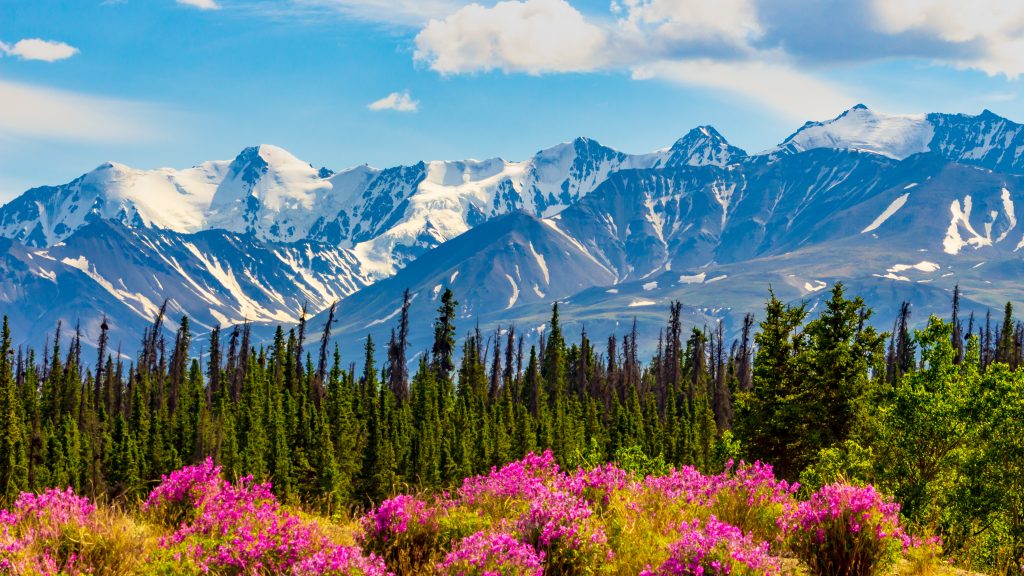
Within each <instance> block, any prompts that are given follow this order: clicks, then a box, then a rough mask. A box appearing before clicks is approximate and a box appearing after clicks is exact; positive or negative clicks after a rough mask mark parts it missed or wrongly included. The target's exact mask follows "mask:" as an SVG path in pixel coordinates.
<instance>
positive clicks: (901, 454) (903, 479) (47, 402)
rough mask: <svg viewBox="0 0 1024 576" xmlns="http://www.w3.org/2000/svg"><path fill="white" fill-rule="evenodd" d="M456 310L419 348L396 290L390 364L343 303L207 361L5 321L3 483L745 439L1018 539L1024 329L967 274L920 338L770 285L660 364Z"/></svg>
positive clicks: (412, 479) (389, 485) (791, 469)
mask: <svg viewBox="0 0 1024 576" xmlns="http://www.w3.org/2000/svg"><path fill="white" fill-rule="evenodd" d="M457 306H458V303H457V302H456V300H455V297H454V295H453V294H452V292H451V291H450V290H445V291H444V293H443V295H442V296H441V298H440V306H439V308H438V311H437V317H436V320H435V322H434V325H433V332H434V339H433V345H432V346H431V348H430V349H429V350H425V351H422V352H420V353H418V354H416V355H415V356H410V353H411V351H410V350H409V346H408V335H409V330H410V326H409V316H408V310H409V295H408V293H406V295H405V300H404V304H403V306H402V309H401V313H400V315H399V317H398V322H397V325H396V326H395V328H394V330H393V331H392V335H391V338H390V339H389V341H388V342H386V343H385V345H384V352H385V354H384V357H385V358H386V359H385V361H384V362H383V363H382V365H380V366H378V364H377V362H376V350H377V349H376V345H375V343H374V342H373V341H372V339H370V338H367V340H366V346H365V354H364V357H363V358H362V359H360V360H359V361H357V362H349V363H347V364H346V363H345V362H343V359H342V358H341V357H340V354H339V352H338V347H337V345H335V346H333V347H332V346H331V345H330V343H331V342H332V334H331V324H332V323H333V316H334V310H333V308H332V309H331V310H330V311H329V313H328V316H329V318H328V321H327V323H326V325H325V326H324V327H323V329H322V332H321V335H320V344H319V346H316V347H312V349H307V348H306V347H304V346H303V342H305V341H307V334H306V332H307V328H308V327H307V325H306V322H305V321H303V322H301V323H300V324H299V325H298V326H297V327H296V328H294V329H291V330H288V331H287V332H286V331H284V330H283V329H282V328H280V327H279V328H278V329H277V332H276V335H275V337H274V341H273V343H272V344H271V345H269V346H265V347H262V346H261V347H256V346H254V345H253V343H252V342H251V339H250V331H249V327H248V326H240V327H236V328H233V329H231V331H230V332H229V333H226V332H222V331H221V330H220V329H215V330H214V331H213V332H212V334H210V338H209V343H208V346H209V348H208V350H206V351H205V353H204V354H203V357H202V358H201V359H200V358H193V357H190V355H189V350H190V347H191V345H192V332H191V329H190V325H189V321H188V318H182V319H181V322H180V325H179V326H178V329H177V333H176V336H175V338H174V340H173V342H170V341H167V339H166V338H165V333H166V332H165V329H164V327H163V323H164V322H165V314H164V310H161V312H160V314H159V315H158V316H157V318H156V320H155V322H154V324H153V325H152V326H151V327H150V328H149V329H148V330H147V331H146V332H145V334H144V335H143V338H142V343H141V347H140V350H141V351H140V353H139V355H138V357H137V359H136V360H135V361H134V362H130V363H126V362H124V361H122V360H121V356H120V355H119V354H114V353H113V351H111V350H110V349H109V347H108V342H107V325H106V323H105V322H104V324H103V325H102V326H101V334H100V337H99V340H98V355H97V356H96V357H95V358H92V359H87V358H84V357H83V351H82V346H81V334H79V333H78V332H77V331H76V332H75V333H74V334H72V335H71V336H70V338H68V337H67V336H66V335H64V334H62V333H61V331H60V328H59V327H58V330H57V334H56V335H55V337H54V338H53V341H52V344H49V345H47V346H46V347H45V348H44V350H43V352H42V356H41V357H40V356H39V355H38V354H37V353H36V352H34V351H33V350H22V349H18V350H12V349H11V335H10V333H9V331H8V329H7V324H6V320H5V322H4V328H3V334H2V341H0V352H2V354H0V498H2V499H7V500H9V499H11V498H13V497H15V496H16V495H17V494H18V493H19V492H20V491H26V490H40V489H42V488H44V487H48V486H71V487H73V488H75V490H76V491H78V492H79V493H81V494H85V495H88V496H90V497H93V498H99V499H104V498H109V499H122V500H128V501H132V500H133V499H137V498H138V497H139V496H141V495H143V494H145V493H146V492H147V490H148V489H150V488H151V487H152V486H153V485H154V483H155V482H156V481H158V480H159V478H160V475H161V474H165V473H168V472H170V471H172V470H174V469H177V468H179V467H181V466H183V465H186V464H189V463H194V462H197V461H199V460H201V459H203V458H205V457H206V456H212V457H213V458H214V459H215V460H216V461H217V462H218V463H220V464H221V465H223V466H224V469H225V471H226V472H227V473H228V474H229V475H233V476H242V475H247V474H251V475H253V476H254V477H255V478H257V479H258V480H267V481H271V482H272V483H273V489H274V492H275V493H276V494H277V496H278V497H280V498H281V499H282V500H284V501H286V502H292V503H302V504H303V505H306V506H312V507H320V508H323V509H332V508H337V507H339V506H357V507H364V506H366V505H368V504H370V503H372V502H375V501H379V500H380V499H382V498H384V497H387V496H390V495H392V494H394V493H396V492H398V491H407V490H416V489H443V488H447V487H450V486H452V485H454V484H457V483H458V482H460V481H461V479H462V478H464V477H466V476H469V475H473V474H479V473H482V472H484V471H486V470H488V469H489V468H490V467H491V466H495V465H500V464H502V463H505V462H508V461H511V460H515V459H517V458H520V457H521V456H523V455H524V454H526V453H528V452H530V451H538V450H542V449H545V448H551V449H553V451H554V453H555V455H556V457H557V458H558V459H559V461H560V463H561V464H563V465H567V466H575V465H580V464H595V463H599V462H603V461H608V460H612V459H618V460H620V461H621V460H623V459H627V458H632V459H636V458H642V459H644V460H645V462H646V464H645V465H646V466H649V467H650V466H653V467H654V468H658V467H666V466H670V465H674V466H680V465H693V466H696V467H697V468H699V469H702V470H706V471H718V470H719V469H720V468H721V466H722V465H723V464H724V462H725V461H726V460H727V459H729V458H734V457H735V458H738V457H745V458H747V459H751V460H752V459H761V460H765V461H769V462H772V463H774V464H775V465H776V470H777V472H778V473H779V474H780V475H781V476H783V477H786V478H789V479H793V480H796V479H802V480H803V481H805V482H807V483H810V484H814V483H819V484H820V483H824V482H827V481H831V480H834V479H836V478H839V477H842V478H844V479H847V480H851V481H863V482H873V483H876V484H878V485H879V486H881V487H882V488H883V489H885V490H887V491H888V492H890V493H892V494H894V495H895V496H897V497H898V498H900V500H901V501H903V502H904V504H905V509H904V510H905V512H906V513H907V515H908V517H909V518H910V520H911V521H914V522H918V523H920V524H923V525H928V526H929V527H931V528H933V529H935V530H938V531H940V532H942V533H944V534H947V535H950V536H951V537H952V538H953V542H954V543H957V545H959V546H961V547H962V548H963V549H965V550H966V549H967V548H966V547H968V544H970V545H972V546H973V545H974V544H971V543H976V542H978V541H980V540H979V539H980V538H982V537H985V538H987V537H988V536H991V537H992V538H991V541H989V540H986V542H987V543H986V544H985V546H984V547H983V549H984V552H983V553H982V552H977V554H987V555H989V556H991V557H992V558H994V556H993V555H995V554H1004V552H1005V550H1004V549H1003V548H1000V547H1001V546H1002V547H1004V548H1005V546H1010V547H1011V548H1012V547H1014V546H1017V547H1024V491H1022V490H1021V489H1020V488H1021V487H1020V486H1019V484H1020V483H1021V482H1024V480H1022V478H1024V448H1022V444H1024V440H1022V438H1024V429H1022V428H1024V424H1022V422H1024V417H1022V416H1024V414H1022V412H1024V408H1022V406H1024V402H1022V401H1021V388H1022V386H1021V384H1020V383H1021V381H1022V379H1021V373H1022V372H1020V371H1018V370H1017V368H1018V366H1020V365H1021V362H1022V340H1024V327H1022V325H1021V324H1020V323H1017V322H1015V321H1014V319H1013V315H1012V308H1011V306H1010V305H1009V304H1007V307H1006V310H1005V314H1004V317H1003V319H1002V321H1001V322H996V323H993V321H992V319H991V318H989V317H986V319H985V320H984V321H983V322H981V321H975V319H974V317H973V316H971V317H970V318H968V319H966V321H965V320H964V319H963V318H961V317H960V313H959V290H957V291H956V293H955V295H954V299H953V309H952V317H951V319H950V321H949V322H943V321H941V320H937V319H932V321H931V323H930V324H929V326H928V328H926V329H925V330H922V331H919V332H917V333H916V334H915V333H912V331H911V330H910V328H909V326H910V310H911V309H910V306H909V304H906V305H904V307H903V310H902V313H901V315H900V317H899V318H897V319H896V320H895V323H894V328H893V331H892V332H891V333H879V332H877V331H876V330H875V329H874V328H872V327H871V324H872V323H871V311H870V310H869V309H868V308H867V307H866V306H865V305H864V302H863V301H862V300H861V299H860V298H852V299H851V298H847V297H846V295H845V294H844V292H843V287H842V286H841V285H838V284H837V285H836V286H835V288H834V289H833V290H832V293H831V296H830V297H829V298H828V300H827V301H826V302H824V303H823V310H822V311H821V313H820V314H818V315H817V317H815V318H813V319H810V320H808V315H809V314H808V310H807V308H806V306H791V305H787V304H785V303H783V302H781V301H780V300H779V299H777V298H776V297H775V296H774V294H771V295H770V296H769V299H768V302H767V304H766V308H765V311H764V318H763V320H761V321H760V323H758V324H757V325H755V320H754V317H753V316H751V315H748V316H747V317H746V318H745V319H744V322H743V325H742V328H741V330H740V331H739V333H740V335H739V337H738V338H736V339H735V340H732V341H729V340H727V339H726V337H725V329H724V326H723V325H722V324H718V325H716V326H712V327H704V328H703V329H696V328H695V329H693V330H691V331H689V332H686V331H684V330H683V327H682V322H681V319H680V314H681V305H680V304H679V303H673V304H672V305H671V306H670V309H669V316H668V319H667V322H666V325H665V328H664V329H663V330H662V331H661V333H660V335H659V338H658V346H657V352H656V354H655V355H654V357H653V359H652V360H650V361H649V362H642V361H641V359H640V358H639V357H638V352H637V348H638V339H639V336H638V334H637V333H636V328H635V323H634V327H633V329H632V330H631V331H630V332H629V333H628V334H625V335H624V336H622V337H621V338H620V337H617V336H615V335H612V336H609V337H608V338H607V339H606V340H601V341H599V342H598V341H593V340H591V338H590V336H589V335H588V334H587V333H586V332H582V333H580V334H574V335H571V336H569V335H566V334H564V333H563V331H562V327H561V324H560V322H559V309H558V306H557V304H556V305H555V306H554V307H553V310H552V316H551V320H550V322H549V324H548V327H547V329H546V330H545V332H544V334H543V335H542V336H541V337H540V338H539V339H538V340H537V341H536V342H529V343H528V342H524V338H523V337H522V335H520V334H519V333H518V332H517V331H516V330H515V328H514V327H508V328H504V329H501V330H498V331H497V332H495V333H493V334H483V333H481V331H480V330H479V329H476V330H473V331H470V332H469V335H468V336H467V337H465V338H464V339H462V340H461V342H459V341H457V329H456V325H455V322H456V310H457ZM458 347H461V350H460V349H459V348H458ZM460 351H461V353H458V352H460ZM409 366H414V369H413V370H411V371H410V370H409V368H408V367H409ZM1014 402H1016V403H1017V404H1014ZM1014 410H1016V412H1014ZM1015 435H1016V436H1015ZM1014 450H1017V452H1013V451H1014ZM1000 451H1001V452H1000ZM1008 454H1009V456H1008ZM1014 454H1016V456H1014ZM1014 457H1016V460H1014V459H1013V458H1014ZM997 463H998V466H996V464H997ZM1012 466H1017V468H1015V469H1014V468H1012ZM1014 474H1016V476H1014ZM1014 482H1016V484H1014ZM1014 486H1016V487H1017V488H1016V492H1015V495H1014V494H1007V492H1013V490H1014ZM966 503H970V506H972V507H973V508H972V509H969V508H968V505H967V504H966ZM954 508H955V509H958V510H960V511H961V512H959V514H960V516H957V515H955V514H954V513H953V511H952V510H953V509H954ZM972 510H974V511H972ZM954 528H955V529H956V530H960V529H961V528H962V529H963V532H962V533H960V532H956V530H954ZM979 535H980V536H979ZM958 539H959V540H958ZM981 549H982V548H979V550H981ZM972 550H973V548H972ZM998 550H1003V552H998ZM1015 553H1017V554H1019V555H1024V548H1021V549H1020V550H1018V551H1017V552H1015ZM992 558H990V559H989V561H993V562H994V561H995V560H992Z"/></svg>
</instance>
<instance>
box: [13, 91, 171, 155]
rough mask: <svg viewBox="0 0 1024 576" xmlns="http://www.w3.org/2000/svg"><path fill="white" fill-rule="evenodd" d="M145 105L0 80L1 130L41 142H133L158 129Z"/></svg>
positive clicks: (155, 114)
mask: <svg viewBox="0 0 1024 576" xmlns="http://www.w3.org/2000/svg"><path fill="white" fill-rule="evenodd" d="M162 115H163V111H161V110H158V109H156V108H155V107H154V106H151V105H148V104H140V103H137V102H130V101H124V100H115V99H108V98H102V97H97V96H91V95H85V94H79V93H76V92H66V91H63V90H53V89H50V88H41V87H38V86H33V85H29V84H21V83H17V82H8V81H6V80H0V134H4V135H5V136H8V137H15V138H17V137H20V138H27V139H31V140H43V141H76V142H137V141H144V140H150V139H152V138H153V137H154V135H156V134H159V133H161V130H160V129H159V127H158V126H157V123H156V122H155V121H154V118H158V117H160V116H162Z"/></svg>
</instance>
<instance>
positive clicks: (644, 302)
mask: <svg viewBox="0 0 1024 576" xmlns="http://www.w3.org/2000/svg"><path fill="white" fill-rule="evenodd" d="M655 304H657V302H655V301H654V300H642V299H634V300H633V301H632V302H630V303H629V308H636V307H637V306H654V305H655Z"/></svg>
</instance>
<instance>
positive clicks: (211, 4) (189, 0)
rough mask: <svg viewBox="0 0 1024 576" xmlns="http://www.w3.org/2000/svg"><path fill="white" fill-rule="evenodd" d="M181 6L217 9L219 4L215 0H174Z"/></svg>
mask: <svg viewBox="0 0 1024 576" xmlns="http://www.w3.org/2000/svg"><path fill="white" fill-rule="evenodd" d="M176 1H177V2H178V4H181V5H182V6H191V7H193V8H199V9H200V10H219V9H220V4H217V1H216V0H176Z"/></svg>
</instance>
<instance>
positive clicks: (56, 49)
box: [0, 38, 78, 62]
mask: <svg viewBox="0 0 1024 576" xmlns="http://www.w3.org/2000/svg"><path fill="white" fill-rule="evenodd" d="M0 52H3V53H4V54H7V55H8V56H17V57H18V58H21V59H22V60H41V61H43V62H56V61H57V60H64V59H66V58H71V57H72V56H74V55H75V54H78V48H75V47H74V46H71V45H70V44H65V43H64V42H55V41H53V40H41V39H39V38H26V39H24V40H19V41H17V42H16V43H15V44H14V45H13V46H10V45H7V44H4V43H3V42H0Z"/></svg>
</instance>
